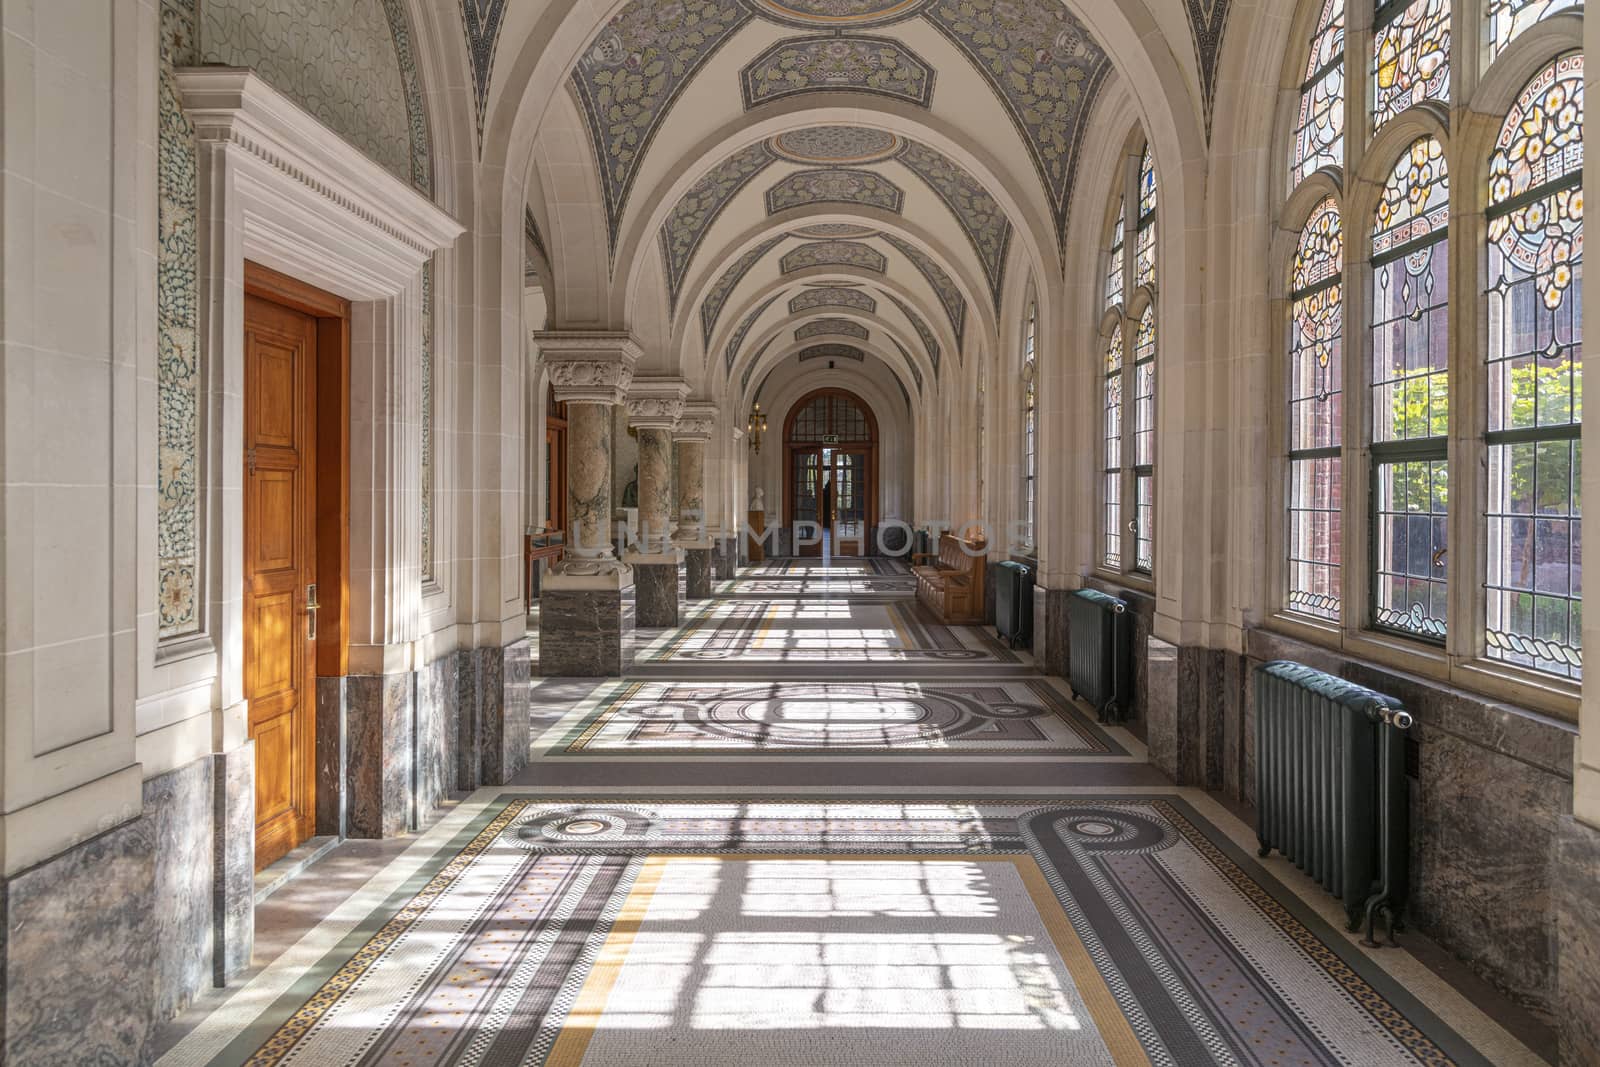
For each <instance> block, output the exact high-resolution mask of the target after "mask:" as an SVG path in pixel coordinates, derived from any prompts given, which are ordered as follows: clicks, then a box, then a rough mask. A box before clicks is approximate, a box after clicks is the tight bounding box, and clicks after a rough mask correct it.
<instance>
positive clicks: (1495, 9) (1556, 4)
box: [1484, 0, 1583, 62]
mask: <svg viewBox="0 0 1600 1067" xmlns="http://www.w3.org/2000/svg"><path fill="white" fill-rule="evenodd" d="M1582 6H1583V0H1488V2H1487V3H1486V4H1485V5H1484V15H1485V17H1486V18H1487V20H1488V26H1487V27H1486V31H1485V36H1486V37H1487V38H1488V44H1489V60H1490V62H1493V61H1494V59H1495V58H1496V57H1497V56H1499V55H1500V53H1501V52H1504V51H1505V50H1506V46H1507V45H1509V44H1510V43H1511V42H1512V41H1514V40H1516V38H1517V35H1518V34H1520V33H1521V32H1522V31H1523V30H1526V29H1527V28H1528V27H1529V26H1532V25H1533V24H1534V23H1536V22H1538V21H1539V20H1540V19H1543V18H1549V17H1550V16H1551V15H1554V14H1556V13H1558V12H1561V11H1574V10H1578V9H1580V8H1582Z"/></svg>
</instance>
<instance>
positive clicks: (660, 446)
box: [625, 378, 689, 628]
mask: <svg viewBox="0 0 1600 1067" xmlns="http://www.w3.org/2000/svg"><path fill="white" fill-rule="evenodd" d="M688 393H689V383H688V382H686V381H684V380H683V379H682V378H650V379H639V378H636V379H634V382H633V386H632V388H630V389H629V390H628V423H629V425H631V426H632V427H633V428H634V429H635V430H636V431H638V434H639V541H638V543H637V544H635V545H634V546H633V547H632V549H631V550H630V551H629V552H628V554H627V556H626V557H625V558H626V561H627V563H628V565H629V566H630V567H632V568H633V580H634V584H635V588H636V591H637V596H638V607H639V615H638V623H639V625H640V626H650V627H658V628H659V627H664V626H676V625H677V624H678V561H679V559H681V558H682V553H681V552H680V550H679V549H678V548H677V547H676V546H674V545H673V544H672V536H671V535H672V510H673V509H672V428H673V426H674V425H675V424H676V423H677V421H678V417H679V416H680V415H681V414H683V401H684V398H685V397H686V396H687V395H688Z"/></svg>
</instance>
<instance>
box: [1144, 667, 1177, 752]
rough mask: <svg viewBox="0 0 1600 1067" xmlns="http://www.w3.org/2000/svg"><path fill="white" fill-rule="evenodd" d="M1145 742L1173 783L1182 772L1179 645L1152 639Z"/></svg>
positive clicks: (1145, 716) (1147, 679) (1145, 718)
mask: <svg viewBox="0 0 1600 1067" xmlns="http://www.w3.org/2000/svg"><path fill="white" fill-rule="evenodd" d="M1143 648H1144V656H1143V659H1144V672H1145V714H1144V726H1145V737H1144V742H1145V745H1146V746H1147V749H1148V752H1149V760H1150V762H1151V763H1152V764H1153V765H1154V766H1155V767H1156V768H1157V769H1158V770H1160V771H1161V773H1162V774H1165V775H1166V776H1167V777H1168V778H1171V779H1172V780H1173V781H1177V780H1178V777H1179V775H1180V774H1181V770H1180V768H1179V756H1178V732H1179V728H1178V714H1179V706H1180V702H1179V699H1178V677H1179V671H1178V646H1177V645H1174V644H1171V643H1169V642H1166V641H1163V640H1161V639H1160V638H1158V637H1150V638H1147V639H1146V640H1145V643H1144V646H1143Z"/></svg>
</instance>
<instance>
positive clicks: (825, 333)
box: [794, 319, 870, 341]
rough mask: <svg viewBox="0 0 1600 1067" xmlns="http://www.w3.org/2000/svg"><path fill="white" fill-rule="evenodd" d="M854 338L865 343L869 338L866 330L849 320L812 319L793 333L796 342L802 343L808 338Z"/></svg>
mask: <svg viewBox="0 0 1600 1067" xmlns="http://www.w3.org/2000/svg"><path fill="white" fill-rule="evenodd" d="M835 335H837V336H839V337H854V338H855V339H856V340H858V341H865V340H867V338H868V337H869V336H870V335H869V334H868V333H867V328H866V327H865V326H863V325H861V324H860V323H859V322H853V321H851V320H850V319H812V320H811V321H810V322H806V323H802V324H801V325H800V326H799V327H798V328H797V329H796V330H795V331H794V339H795V340H796V341H804V340H805V339H806V338H808V337H830V336H835Z"/></svg>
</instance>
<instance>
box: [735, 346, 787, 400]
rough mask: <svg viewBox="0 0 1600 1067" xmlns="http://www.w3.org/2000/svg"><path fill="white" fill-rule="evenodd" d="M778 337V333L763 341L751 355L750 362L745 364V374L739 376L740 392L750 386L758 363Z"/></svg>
mask: <svg viewBox="0 0 1600 1067" xmlns="http://www.w3.org/2000/svg"><path fill="white" fill-rule="evenodd" d="M777 339H778V335H777V334H773V335H772V336H771V337H769V338H767V339H766V340H765V341H763V342H762V343H761V347H760V348H758V349H756V350H755V354H754V355H752V356H751V357H750V362H749V363H747V364H746V365H745V368H744V374H743V375H742V376H741V377H740V378H739V391H740V392H744V391H745V390H746V389H749V388H750V375H752V374H754V373H755V371H756V364H758V363H760V362H761V357H762V356H764V355H766V354H767V349H769V348H771V347H772V342H774V341H776V340H777ZM762 384H763V385H765V384H766V383H765V382H763V383H762Z"/></svg>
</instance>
